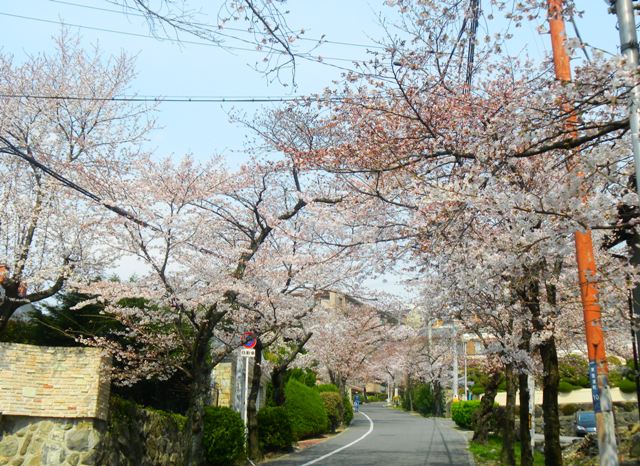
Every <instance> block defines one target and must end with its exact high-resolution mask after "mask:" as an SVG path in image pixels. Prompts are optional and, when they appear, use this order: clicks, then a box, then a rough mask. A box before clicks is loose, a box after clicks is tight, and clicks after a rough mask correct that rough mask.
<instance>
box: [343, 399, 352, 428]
mask: <svg viewBox="0 0 640 466" xmlns="http://www.w3.org/2000/svg"><path fill="white" fill-rule="evenodd" d="M342 406H343V408H344V410H343V413H344V418H343V419H342V422H343V424H344V425H345V427H346V426H348V425H349V424H351V421H352V420H353V405H352V404H351V400H350V399H349V397H348V396H347V395H345V396H343V397H342Z"/></svg>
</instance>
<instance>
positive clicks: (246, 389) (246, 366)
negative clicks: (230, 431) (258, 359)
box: [236, 357, 250, 426]
mask: <svg viewBox="0 0 640 466" xmlns="http://www.w3.org/2000/svg"><path fill="white" fill-rule="evenodd" d="M249 359H250V358H248V357H245V358H244V403H243V406H242V411H243V415H242V418H243V419H244V424H245V426H246V425H247V422H248V420H247V405H248V404H249ZM236 419H237V418H236Z"/></svg>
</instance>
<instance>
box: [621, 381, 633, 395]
mask: <svg viewBox="0 0 640 466" xmlns="http://www.w3.org/2000/svg"><path fill="white" fill-rule="evenodd" d="M618 387H619V388H620V391H621V392H622V393H635V392H636V383H635V382H634V381H633V380H629V379H622V380H621V381H620V383H619V384H618Z"/></svg>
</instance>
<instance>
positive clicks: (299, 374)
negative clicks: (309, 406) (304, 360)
mask: <svg viewBox="0 0 640 466" xmlns="http://www.w3.org/2000/svg"><path fill="white" fill-rule="evenodd" d="M290 379H294V380H297V381H298V382H300V383H303V384H305V385H306V386H307V387H315V386H316V373H315V372H313V371H312V370H311V369H309V368H308V367H307V368H304V369H302V368H300V367H294V368H293V369H287V374H286V375H285V380H286V381H287V382H288V381H289V380H290Z"/></svg>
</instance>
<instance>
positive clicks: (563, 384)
mask: <svg viewBox="0 0 640 466" xmlns="http://www.w3.org/2000/svg"><path fill="white" fill-rule="evenodd" d="M576 388H577V387H574V386H573V385H571V384H570V383H569V382H567V381H566V380H561V381H560V383H559V384H558V391H559V392H560V393H569V392H572V391H573V390H575V389H576Z"/></svg>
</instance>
